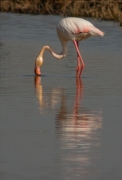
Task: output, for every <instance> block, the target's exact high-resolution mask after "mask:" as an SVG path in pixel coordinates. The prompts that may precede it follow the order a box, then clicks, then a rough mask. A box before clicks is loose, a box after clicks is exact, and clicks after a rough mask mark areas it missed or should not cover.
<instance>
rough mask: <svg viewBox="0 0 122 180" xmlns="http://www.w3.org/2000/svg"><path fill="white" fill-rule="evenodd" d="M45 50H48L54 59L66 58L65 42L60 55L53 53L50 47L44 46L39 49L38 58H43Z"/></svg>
mask: <svg viewBox="0 0 122 180" xmlns="http://www.w3.org/2000/svg"><path fill="white" fill-rule="evenodd" d="M45 50H49V51H50V52H51V54H52V55H53V56H54V57H55V58H57V59H62V58H64V57H65V56H66V53H67V41H66V42H64V43H63V44H62V52H61V53H60V54H57V53H55V52H54V51H53V50H52V48H51V47H50V46H47V45H46V46H43V48H42V49H41V51H40V54H39V56H41V57H43V54H44V51H45Z"/></svg>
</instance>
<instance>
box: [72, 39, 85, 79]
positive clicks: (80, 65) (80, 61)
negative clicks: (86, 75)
mask: <svg viewBox="0 0 122 180" xmlns="http://www.w3.org/2000/svg"><path fill="white" fill-rule="evenodd" d="M73 42H74V45H75V48H76V51H77V68H76V77H80V76H81V73H82V70H83V68H84V66H85V65H84V62H83V59H82V56H81V54H80V51H79V42H78V41H76V40H74V41H73Z"/></svg>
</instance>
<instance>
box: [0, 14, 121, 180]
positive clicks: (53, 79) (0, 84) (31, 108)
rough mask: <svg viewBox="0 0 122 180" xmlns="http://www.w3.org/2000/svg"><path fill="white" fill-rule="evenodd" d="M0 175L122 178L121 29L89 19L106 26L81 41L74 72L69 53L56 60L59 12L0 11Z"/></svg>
mask: <svg viewBox="0 0 122 180" xmlns="http://www.w3.org/2000/svg"><path fill="white" fill-rule="evenodd" d="M0 18H1V20H0V24H1V28H0V120H1V121H0V167H1V172H0V178H1V180H8V179H9V180H43V179H44V180H74V179H75V180H98V179H99V180H122V27H120V26H119V25H118V23H114V22H105V21H102V22H101V21H96V20H94V19H88V20H89V21H91V22H92V23H93V24H94V25H95V26H96V27H98V28H100V29H101V30H102V31H104V32H105V36H104V38H101V37H92V38H89V39H87V40H85V41H82V42H81V43H80V51H81V53H82V56H83V59H84V62H85V69H84V71H83V74H82V78H81V79H77V78H75V70H76V52H75V48H74V45H73V43H72V42H69V44H68V54H67V56H66V57H65V58H64V59H62V60H60V61H57V60H56V59H54V58H53V57H52V55H51V54H50V53H49V52H46V53H45V54H44V65H43V66H42V68H41V71H42V77H35V76H34V73H33V67H34V61H35V59H36V57H37V55H38V54H39V51H40V49H41V47H42V46H43V45H46V44H48V45H50V46H51V47H52V48H53V49H55V51H56V52H60V50H61V45H60V42H59V40H58V37H57V34H56V30H55V29H56V28H55V27H56V25H57V23H58V22H59V20H60V19H61V18H62V17H60V16H31V15H19V14H11V13H1V14H0Z"/></svg>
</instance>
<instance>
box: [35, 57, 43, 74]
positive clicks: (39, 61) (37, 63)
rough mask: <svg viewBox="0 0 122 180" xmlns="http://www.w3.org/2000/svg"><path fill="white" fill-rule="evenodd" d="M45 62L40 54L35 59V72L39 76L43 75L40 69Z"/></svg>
mask: <svg viewBox="0 0 122 180" xmlns="http://www.w3.org/2000/svg"><path fill="white" fill-rule="evenodd" d="M42 64H43V57H42V56H41V55H39V56H38V57H37V59H36V61H35V69H34V72H35V74H36V75H37V76H41V71H40V67H41V66H42Z"/></svg>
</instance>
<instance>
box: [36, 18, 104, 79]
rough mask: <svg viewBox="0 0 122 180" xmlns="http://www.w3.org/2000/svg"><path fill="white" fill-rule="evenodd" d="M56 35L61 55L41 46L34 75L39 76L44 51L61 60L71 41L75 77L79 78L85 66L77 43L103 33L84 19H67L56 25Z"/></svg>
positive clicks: (48, 47)
mask: <svg viewBox="0 0 122 180" xmlns="http://www.w3.org/2000/svg"><path fill="white" fill-rule="evenodd" d="M57 34H58V37H59V39H60V42H61V45H62V51H61V53H60V54H56V53H55V52H54V51H53V50H52V49H51V47H50V46H48V45H45V46H43V47H42V49H41V51H40V53H39V56H38V57H37V59H36V61H35V74H36V75H37V76H40V75H41V71H40V66H42V64H43V54H44V51H45V50H49V51H50V52H51V53H52V55H53V56H54V57H55V58H57V59H62V58H64V57H65V56H66V53H67V42H68V41H70V40H71V41H73V43H74V46H75V48H76V52H77V68H76V77H80V76H81V73H82V70H83V68H84V66H85V65H84V62H83V59H82V56H81V54H80V51H79V41H81V40H83V39H86V38H88V37H90V36H104V32H102V31H100V30H99V29H97V28H96V27H95V26H94V25H93V24H92V23H90V22H89V21H87V20H85V19H82V18H76V17H68V18H64V19H62V20H61V21H60V22H59V23H58V25H57Z"/></svg>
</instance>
